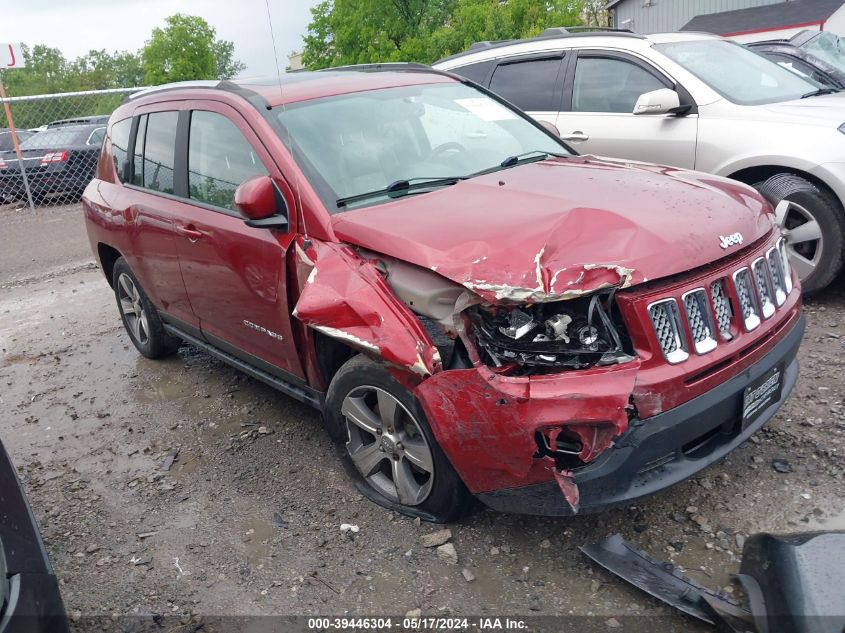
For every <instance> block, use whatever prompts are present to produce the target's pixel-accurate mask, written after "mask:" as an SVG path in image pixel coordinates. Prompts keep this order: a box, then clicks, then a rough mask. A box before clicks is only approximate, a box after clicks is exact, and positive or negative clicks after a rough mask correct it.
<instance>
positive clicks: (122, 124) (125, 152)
mask: <svg viewBox="0 0 845 633" xmlns="http://www.w3.org/2000/svg"><path fill="white" fill-rule="evenodd" d="M131 131H132V119H123V121H118V122H117V123H115V124H114V125H112V126H111V156H112V159H113V160H114V168H115V170H117V177H118V178H119V179H120V182H126V177H127V175H128V173H129V169H128V167H129V133H130V132H131Z"/></svg>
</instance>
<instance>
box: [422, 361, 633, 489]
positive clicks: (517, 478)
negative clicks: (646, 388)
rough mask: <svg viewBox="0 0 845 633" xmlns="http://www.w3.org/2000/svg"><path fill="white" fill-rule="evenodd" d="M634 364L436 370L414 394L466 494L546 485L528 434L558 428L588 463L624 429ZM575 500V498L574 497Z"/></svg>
mask: <svg viewBox="0 0 845 633" xmlns="http://www.w3.org/2000/svg"><path fill="white" fill-rule="evenodd" d="M638 369H639V363H638V362H637V361H634V362H631V363H628V364H626V365H624V366H618V365H617V366H614V367H608V368H593V369H587V370H584V371H580V372H568V373H563V374H554V375H541V376H530V377H511V376H502V375H500V374H497V373H496V372H495V371H493V370H491V369H490V368H487V367H485V366H483V365H480V366H476V367H475V368H473V369H466V370H450V371H443V372H440V373H439V374H436V375H434V376H431V377H430V378H428V379H427V380H425V381H423V382H422V383H420V384H419V385H417V387H416V388H415V389H414V394H415V395H416V396H417V398H418V399H419V401H420V403H421V404H422V406H423V408H424V410H425V413H426V417H427V419H428V422H429V424H430V426H431V428H432V431H433V432H434V435H435V437H436V438H437V441H438V443H439V444H440V446H441V447H442V448H443V450H444V452H445V453H446V455H447V456H448V457H449V459H450V460H451V462H452V465H453V466H454V467H455V470H457V471H458V474H459V475H460V476H461V478H462V479H463V480H464V483H466V485H467V487H468V488H469V489H470V490H471V491H472V492H486V491H491V490H496V489H500V488H515V487H519V486H525V485H529V484H533V483H540V482H546V481H551V480H552V479H554V478H555V477H556V475H555V473H554V471H555V468H556V467H555V464H554V462H553V461H552V460H550V459H548V458H545V457H538V456H536V455H537V451H538V446H537V442H536V439H535V434H536V433H538V432H548V430H549V429H555V428H562V429H565V430H567V431H569V432H570V433H573V434H575V435H576V436H578V437H579V438H580V439H581V442H582V447H583V448H582V452H581V453H580V454H579V457H585V458H587V459H592V458H594V457H595V456H596V455H598V454H600V453H601V452H603V451H605V450H606V449H607V448H608V447H609V446H610V445H611V444H612V442H613V438H614V437H616V436H618V435H620V434H621V433H623V432H624V431H625V430H626V429H627V428H628V400H629V397H630V395H631V390H632V389H633V387H634V380H635V378H636V374H637V371H638ZM573 498H574V497H573Z"/></svg>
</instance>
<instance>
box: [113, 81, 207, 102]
mask: <svg viewBox="0 0 845 633" xmlns="http://www.w3.org/2000/svg"><path fill="white" fill-rule="evenodd" d="M219 84H220V81H219V80H218V79H196V80H194V81H174V82H171V83H167V84H161V85H160V86H153V87H152V88H144V89H143V90H139V91H138V92H135V93H133V94H131V95H129V96H128V97H126V101H133V100H135V99H137V98H138V97H146V96H147V95H151V94H154V93H156V92H163V91H165V90H176V89H179V88H217V87H218V85H219Z"/></svg>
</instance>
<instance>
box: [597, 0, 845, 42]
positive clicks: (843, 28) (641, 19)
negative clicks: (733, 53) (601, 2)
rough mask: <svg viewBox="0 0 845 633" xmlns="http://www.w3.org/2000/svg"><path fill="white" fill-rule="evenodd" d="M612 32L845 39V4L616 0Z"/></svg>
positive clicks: (819, 0) (839, 0) (827, 0)
mask: <svg viewBox="0 0 845 633" xmlns="http://www.w3.org/2000/svg"><path fill="white" fill-rule="evenodd" d="M606 8H607V9H608V10H609V11H610V12H611V15H612V16H613V26H614V27H616V28H620V29H630V30H631V31H634V32H635V33H661V32H668V31H703V32H706V33H715V34H717V35H725V36H728V37H732V38H735V39H737V40H740V41H757V40H764V39H781V38H784V39H785V38H789V37H790V36H792V35H794V34H795V33H797V32H798V31H801V30H805V29H811V30H825V31H833V32H834V33H836V34H837V35H843V36H845V2H843V0H789V1H787V2H784V1H783V0H611V1H610V2H608V3H607V5H606Z"/></svg>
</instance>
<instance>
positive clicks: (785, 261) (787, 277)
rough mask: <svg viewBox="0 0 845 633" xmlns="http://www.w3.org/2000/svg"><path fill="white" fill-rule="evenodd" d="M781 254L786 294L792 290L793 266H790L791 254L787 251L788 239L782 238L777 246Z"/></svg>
mask: <svg viewBox="0 0 845 633" xmlns="http://www.w3.org/2000/svg"><path fill="white" fill-rule="evenodd" d="M776 248H777V250H778V253H779V254H780V266H781V270H783V282H784V288H785V289H786V294H789V293H790V292H792V268H790V266H789V254H788V253H787V252H786V239H784V238H780V239H779V240H778V243H777V246H776Z"/></svg>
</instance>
